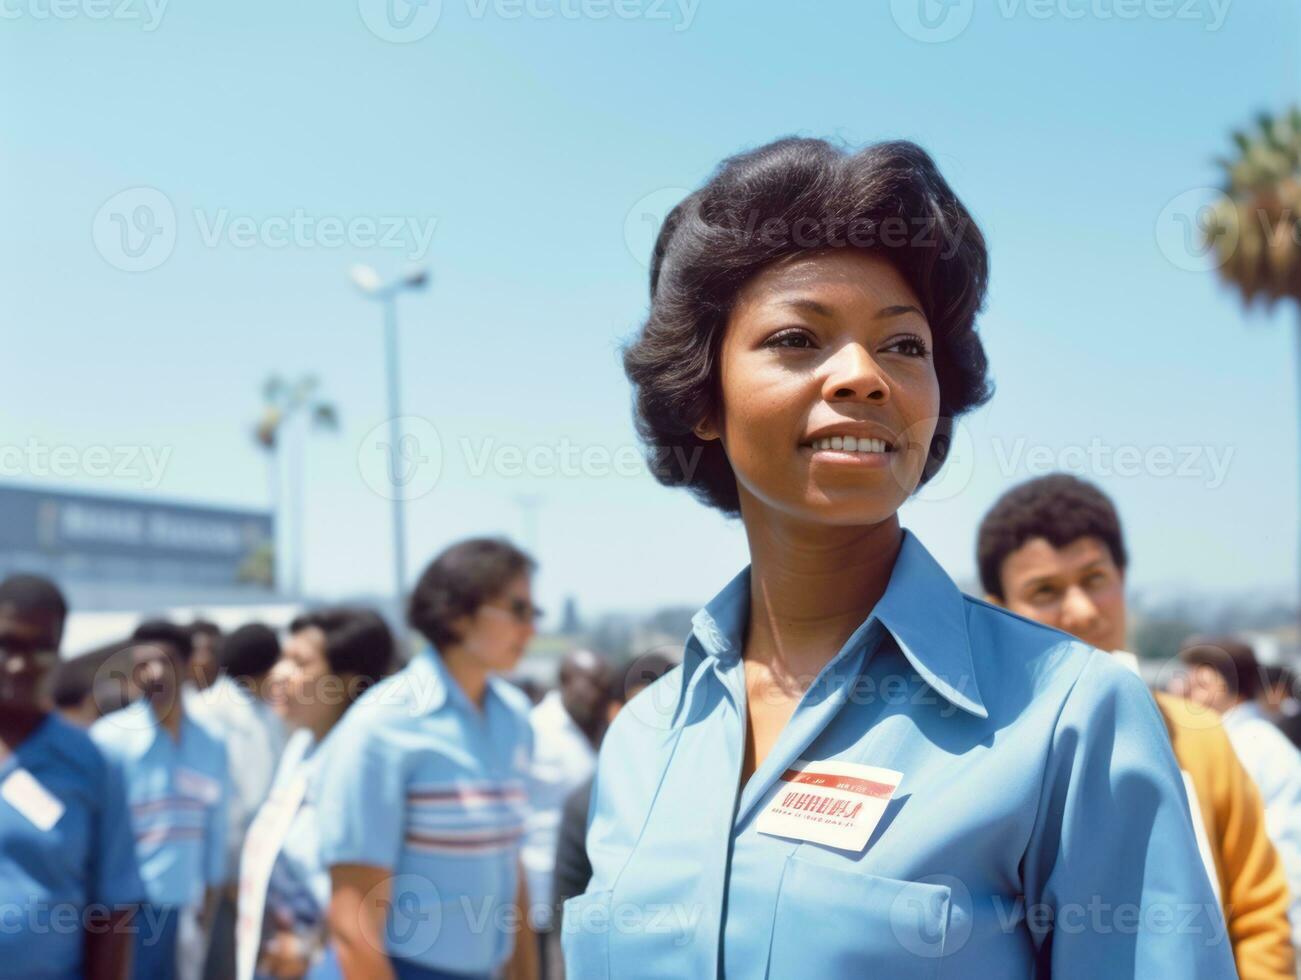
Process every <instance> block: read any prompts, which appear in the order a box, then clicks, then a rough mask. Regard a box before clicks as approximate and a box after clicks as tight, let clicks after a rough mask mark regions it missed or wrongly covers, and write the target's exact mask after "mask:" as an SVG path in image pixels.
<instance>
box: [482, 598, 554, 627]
mask: <svg viewBox="0 0 1301 980" xmlns="http://www.w3.org/2000/svg"><path fill="white" fill-rule="evenodd" d="M483 608H485V609H493V610H496V611H497V612H500V613H507V614H509V615H510V617H511V618H512V619H514V620H515V622H517V623H519V624H520V625H521V626H530V625H532V624H533V623H536V622H537V621H538V620H539V619H541V618H542V617H543V615H544V613H543V611H542V610H541V609H539V608H538V607H537V606H535V605H533V603H531V602H529V600H527V599H511V600H510V601H509V603H508V604H507V608H505V609H502V608H501V607H500V606H495V605H493V604H492V603H484V606H483Z"/></svg>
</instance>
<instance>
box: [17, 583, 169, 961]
mask: <svg viewBox="0 0 1301 980" xmlns="http://www.w3.org/2000/svg"><path fill="white" fill-rule="evenodd" d="M66 612H67V606H66V603H65V602H64V599H63V596H62V594H61V593H60V592H59V590H58V588H57V587H56V586H55V585H54V584H53V583H52V582H49V581H48V580H46V579H42V578H38V577H36V576H30V575H15V576H11V577H9V578H8V579H6V580H5V581H4V582H0V976H5V977H23V978H26V980H80V978H88V980H122V978H123V977H124V976H125V971H126V967H127V962H128V959H129V956H130V948H131V944H130V940H131V929H132V928H133V925H134V927H136V928H138V927H139V926H140V923H139V922H136V923H134V924H133V923H132V914H133V912H134V911H135V908H136V906H137V905H138V904H139V903H140V902H142V901H143V900H144V898H145V893H144V886H143V885H142V884H141V882H140V876H139V874H138V873H137V871H136V858H135V847H134V841H133V838H132V834H131V823H130V819H129V817H128V814H127V806H126V798H125V796H124V794H123V790H122V784H121V781H120V780H119V779H118V778H117V773H116V772H115V771H114V769H113V767H112V766H110V765H109V764H108V763H107V762H106V761H105V759H104V757H103V755H101V754H100V752H99V750H98V749H97V748H95V745H94V743H92V742H91V740H90V738H89V737H88V736H87V735H86V734H85V732H83V731H81V730H80V729H78V728H76V727H74V726H73V725H71V724H69V723H68V722H66V721H64V720H63V719H62V718H60V717H59V716H58V715H57V714H55V713H54V712H52V711H50V710H49V707H48V705H47V704H45V703H44V697H43V692H44V687H45V681H46V679H47V678H48V671H49V669H50V666H51V665H52V664H53V663H54V662H55V661H57V659H58V649H59V641H60V638H61V636H62V633H63V623H64V617H65V615H66Z"/></svg>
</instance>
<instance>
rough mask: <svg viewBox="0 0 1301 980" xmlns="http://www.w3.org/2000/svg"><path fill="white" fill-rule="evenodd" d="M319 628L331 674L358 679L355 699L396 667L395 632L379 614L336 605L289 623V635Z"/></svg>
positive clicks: (299, 617) (305, 614)
mask: <svg viewBox="0 0 1301 980" xmlns="http://www.w3.org/2000/svg"><path fill="white" fill-rule="evenodd" d="M313 627H315V628H316V629H319V630H320V631H321V632H322V633H324V634H325V660H326V663H328V664H329V665H330V673H331V674H335V675H339V674H352V675H354V677H355V678H356V680H355V681H354V683H353V684H352V688H351V693H352V695H353V696H354V697H356V696H358V695H360V694H361V692H362V691H364V690H366V688H368V687H370V686H371V685H372V684H374V683H376V682H377V681H379V680H380V679H381V678H383V677H385V676H387V674H388V673H389V671H390V670H391V669H392V667H393V654H394V644H393V633H392V632H391V631H390V630H389V628H388V624H387V623H385V622H384V618H383V617H382V616H380V615H379V613H377V612H374V611H372V610H370V609H352V608H349V607H346V606H336V607H332V608H328V609H316V610H313V611H312V612H309V613H304V614H303V615H301V616H298V617H297V618H295V619H294V621H293V622H292V623H290V624H289V632H290V633H297V632H298V631H300V630H305V629H312V628H313Z"/></svg>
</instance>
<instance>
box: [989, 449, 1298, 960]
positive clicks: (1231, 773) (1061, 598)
mask: <svg viewBox="0 0 1301 980" xmlns="http://www.w3.org/2000/svg"><path fill="white" fill-rule="evenodd" d="M976 552H977V563H978V564H979V567H980V577H981V584H982V585H983V586H984V589H985V592H986V594H987V597H988V598H989V600H990V601H991V602H995V603H997V604H999V605H1001V606H1004V607H1006V608H1007V609H1010V610H1011V611H1013V612H1015V613H1018V614H1020V615H1022V616H1025V617H1027V618H1029V619H1033V620H1036V621H1037V622H1040V623H1044V624H1045V625H1048V626H1054V627H1056V628H1058V629H1060V630H1064V631H1065V632H1067V633H1071V634H1072V635H1074V636H1076V637H1078V638H1079V639H1081V640H1083V641H1084V642H1086V643H1089V644H1091V645H1093V646H1095V647H1097V648H1098V649H1100V650H1107V651H1110V652H1113V653H1116V654H1117V655H1119V656H1123V657H1125V658H1126V659H1127V660H1129V661H1130V662H1131V663H1132V662H1133V658H1132V655H1130V654H1124V653H1123V652H1122V651H1123V648H1124V646H1125V618H1126V617H1125V567H1126V563H1127V557H1126V553H1125V544H1124V538H1123V535H1122V533H1121V529H1120V519H1119V517H1118V516H1117V514H1116V509H1115V507H1114V506H1113V505H1112V503H1111V501H1110V499H1108V498H1107V496H1106V495H1105V494H1103V493H1102V491H1100V490H1099V489H1098V488H1097V487H1095V486H1093V485H1092V484H1090V483H1086V482H1085V481H1083V480H1079V479H1076V478H1075V477H1072V476H1067V475H1065V474H1055V475H1052V476H1046V477H1041V478H1039V479H1036V480H1031V481H1029V482H1027V483H1023V484H1021V485H1019V486H1017V487H1014V488H1012V489H1011V490H1009V491H1008V492H1007V493H1005V494H1004V495H1003V496H1002V497H1000V498H999V500H998V501H997V502H996V503H995V504H994V506H993V507H992V508H991V509H990V511H989V513H987V514H986V515H985V518H984V520H983V521H982V522H981V525H980V533H979V537H978V541H977V547H976ZM1155 698H1156V704H1157V708H1158V709H1159V710H1160V712H1161V716H1162V717H1163V718H1164V719H1165V723H1166V728H1167V730H1168V731H1169V732H1170V744H1171V747H1172V748H1173V749H1174V755H1175V758H1176V759H1177V760H1178V762H1179V767H1180V768H1181V769H1182V770H1183V772H1184V775H1185V785H1186V786H1187V787H1188V796H1189V803H1190V805H1191V814H1190V815H1191V817H1192V821H1193V827H1194V830H1195V831H1196V833H1197V837H1198V844H1199V846H1200V847H1201V849H1202V857H1203V861H1204V862H1205V863H1206V866H1207V872H1208V875H1209V876H1210V878H1211V884H1212V886H1213V887H1214V888H1215V890H1216V894H1217V895H1218V896H1219V898H1220V903H1221V905H1222V906H1223V908H1224V919H1225V922H1226V924H1227V925H1228V930H1229V938H1230V940H1231V941H1232V943H1233V955H1234V959H1235V961H1236V963H1237V967H1238V974H1239V976H1241V977H1242V978H1243V980H1265V978H1271V980H1273V978H1284V977H1286V978H1288V980H1292V978H1294V977H1295V975H1296V973H1295V970H1296V967H1295V953H1294V950H1293V947H1292V939H1291V929H1290V927H1289V922H1288V903H1289V900H1290V895H1289V893H1288V887H1287V879H1286V878H1285V877H1284V871H1283V866H1282V863H1281V861H1280V860H1279V857H1278V854H1277V852H1276V851H1275V849H1274V845H1273V844H1272V843H1270V840H1269V838H1268V836H1266V833H1265V816H1264V807H1263V805H1262V804H1261V798H1260V793H1259V791H1258V790H1257V788H1256V785H1255V783H1253V782H1252V780H1251V777H1250V776H1248V775H1247V773H1246V771H1245V770H1244V769H1243V767H1242V764H1241V763H1240V762H1239V761H1238V757H1237V756H1236V755H1235V754H1234V752H1233V747H1232V746H1231V745H1230V743H1229V739H1228V736H1227V735H1226V734H1225V732H1224V729H1223V727H1222V726H1221V725H1220V722H1219V717H1218V715H1216V714H1215V713H1214V712H1213V711H1210V710H1209V709H1207V708H1204V707H1201V706H1199V705H1195V704H1193V703H1192V702H1190V701H1185V700H1184V699H1182V698H1177V697H1174V696H1173V695H1170V694H1165V693H1162V692H1157V693H1156V694H1155Z"/></svg>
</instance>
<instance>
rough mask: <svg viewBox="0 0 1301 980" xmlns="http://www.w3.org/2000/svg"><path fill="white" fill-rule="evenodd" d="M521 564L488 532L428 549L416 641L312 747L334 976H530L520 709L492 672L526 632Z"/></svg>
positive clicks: (412, 607)
mask: <svg viewBox="0 0 1301 980" xmlns="http://www.w3.org/2000/svg"><path fill="white" fill-rule="evenodd" d="M533 568H534V563H533V560H532V559H531V558H530V557H529V556H528V555H526V554H525V553H524V552H522V551H520V550H519V549H518V548H516V547H514V546H513V545H512V544H510V543H509V542H507V541H505V540H501V539H495V538H473V539H470V540H467V541H462V542H460V543H459V544H455V545H453V546H451V547H450V548H448V549H447V550H446V551H444V552H443V553H442V554H440V555H439V556H438V557H437V558H435V559H434V560H433V562H431V563H430V565H429V567H428V568H426V569H425V571H424V573H423V574H422V575H421V576H420V579H419V581H418V582H417V583H416V587H415V590H414V592H413V593H412V595H411V600H410V604H409V607H408V619H409V622H410V624H411V626H412V628H413V629H414V630H415V631H416V632H417V633H419V634H420V635H421V636H423V637H424V639H425V640H426V641H427V644H428V645H427V646H426V647H425V648H424V649H422V650H421V651H420V652H419V653H418V654H416V656H415V657H414V658H413V659H412V660H411V662H410V663H409V664H408V665H407V666H406V667H405V668H404V669H403V670H401V671H399V672H398V673H397V674H394V675H393V676H391V677H389V678H386V679H385V680H384V681H382V682H380V683H379V684H377V685H375V686H374V687H373V688H371V689H370V690H369V691H367V692H366V694H365V695H363V696H362V697H361V698H360V699H359V700H358V702H357V703H356V705H354V706H353V707H352V708H351V709H350V710H349V711H348V713H347V714H346V715H345V716H344V718H343V720H342V721H341V722H339V724H338V726H337V727H336V729H335V731H334V733H333V734H332V735H331V737H330V743H329V745H328V746H326V747H325V749H324V754H323V756H322V758H321V760H320V762H319V763H318V766H317V769H316V773H315V776H314V781H313V786H312V787H311V788H310V790H309V791H310V792H312V794H313V798H314V799H315V801H316V809H317V812H318V813H319V814H320V820H319V833H320V857H321V861H322V863H323V864H324V865H325V866H326V867H328V868H329V869H330V880H331V898H330V909H329V915H328V922H329V928H330V934H331V935H330V938H331V952H332V954H333V955H334V956H336V957H337V965H338V969H339V971H340V972H341V973H342V974H343V976H344V977H347V978H349V980H391V978H394V977H398V978H435V980H437V978H448V977H462V978H467V977H477V978H487V977H490V976H494V975H496V974H497V972H498V971H499V970H502V969H506V970H507V974H508V976H510V977H512V978H521V980H533V978H535V977H536V976H537V947H536V940H535V938H534V936H533V934H532V932H531V930H530V928H529V925H528V921H527V912H526V910H527V904H528V902H527V888H526V886H525V884H524V879H523V876H522V874H521V870H520V864H519V854H520V845H521V838H522V836H523V833H524V819H525V815H526V812H527V789H526V787H527V779H528V774H529V764H530V759H531V753H532V739H531V731H530V727H529V720H528V711H529V707H530V705H529V702H528V699H527V698H526V697H525V695H524V694H523V693H522V692H521V691H519V690H518V689H516V688H514V687H513V686H511V685H510V684H509V683H508V682H506V681H505V680H503V679H502V678H501V677H500V676H498V675H501V674H504V673H508V672H510V671H511V670H512V669H513V668H514V667H515V665H516V664H517V663H519V660H520V658H521V657H522V656H523V655H524V650H525V647H526V646H527V645H528V643H529V640H530V639H531V638H532V636H533V634H534V623H535V620H536V618H537V617H538V615H539V611H538V609H537V608H536V607H535V606H534V605H533V599H532V593H531V585H530V583H531V576H532V572H533Z"/></svg>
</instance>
